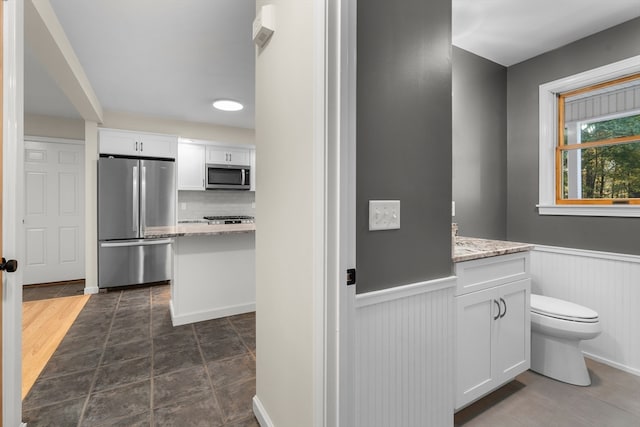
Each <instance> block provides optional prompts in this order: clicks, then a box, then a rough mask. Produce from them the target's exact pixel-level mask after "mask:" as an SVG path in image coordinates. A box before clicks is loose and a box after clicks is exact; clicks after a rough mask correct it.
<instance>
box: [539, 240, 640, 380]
mask: <svg viewBox="0 0 640 427" xmlns="http://www.w3.org/2000/svg"><path fill="white" fill-rule="evenodd" d="M531 274H532V285H531V292H532V293H538V294H543V295H547V296H551V297H556V298H561V299H564V300H567V301H571V302H574V303H577V304H581V305H584V306H586V307H589V308H592V309H593V310H596V311H597V312H598V314H599V316H600V323H601V324H602V333H601V334H600V336H599V337H597V338H595V339H593V340H587V341H583V342H582V349H583V351H584V352H585V353H586V354H587V355H588V356H591V357H593V358H595V359H597V360H600V361H602V362H604V363H608V364H610V365H612V366H615V367H618V368H620V369H623V370H625V371H627V372H632V373H635V374H636V375H640V339H639V335H638V325H640V309H638V304H639V303H640V257H637V256H631V255H622V254H610V253H604V252H596V251H586V250H573V249H566V248H554V247H548V246H541V247H536V249H535V250H534V251H532V253H531Z"/></svg>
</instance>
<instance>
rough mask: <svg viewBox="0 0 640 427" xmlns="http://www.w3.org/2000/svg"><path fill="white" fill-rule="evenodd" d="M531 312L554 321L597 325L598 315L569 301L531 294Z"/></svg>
mask: <svg viewBox="0 0 640 427" xmlns="http://www.w3.org/2000/svg"><path fill="white" fill-rule="evenodd" d="M531 312H532V313H536V314H539V315H541V316H547V317H552V318H554V319H560V320H566V321H570V322H580V323H597V322H598V321H599V319H598V313H597V312H595V311H593V310H591V309H590V308H587V307H583V306H581V305H578V304H574V303H572V302H569V301H564V300H560V299H557V298H551V297H547V296H544V295H535V294H531Z"/></svg>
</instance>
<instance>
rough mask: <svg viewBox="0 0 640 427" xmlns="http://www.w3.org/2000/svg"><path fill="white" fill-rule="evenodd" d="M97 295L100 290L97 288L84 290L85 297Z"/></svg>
mask: <svg viewBox="0 0 640 427" xmlns="http://www.w3.org/2000/svg"><path fill="white" fill-rule="evenodd" d="M97 293H100V288H99V287H97V286H87V287H85V288H84V294H85V295H93V294H97Z"/></svg>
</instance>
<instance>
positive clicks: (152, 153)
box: [98, 129, 178, 159]
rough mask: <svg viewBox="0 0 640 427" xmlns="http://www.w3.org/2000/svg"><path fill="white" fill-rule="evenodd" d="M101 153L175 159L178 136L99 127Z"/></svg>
mask: <svg viewBox="0 0 640 427" xmlns="http://www.w3.org/2000/svg"><path fill="white" fill-rule="evenodd" d="M98 135H99V147H100V148H99V151H100V154H115V155H122V156H135V157H159V158H167V159H175V158H176V154H177V148H178V137H176V136H172V135H160V134H151V133H149V134H147V133H139V132H131V131H125V130H116V129H99V134H98Z"/></svg>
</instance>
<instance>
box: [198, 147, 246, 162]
mask: <svg viewBox="0 0 640 427" xmlns="http://www.w3.org/2000/svg"><path fill="white" fill-rule="evenodd" d="M250 161H251V150H249V149H247V148H235V147H220V146H215V145H208V146H207V163H209V164H216V165H239V166H248V165H249V163H250Z"/></svg>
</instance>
